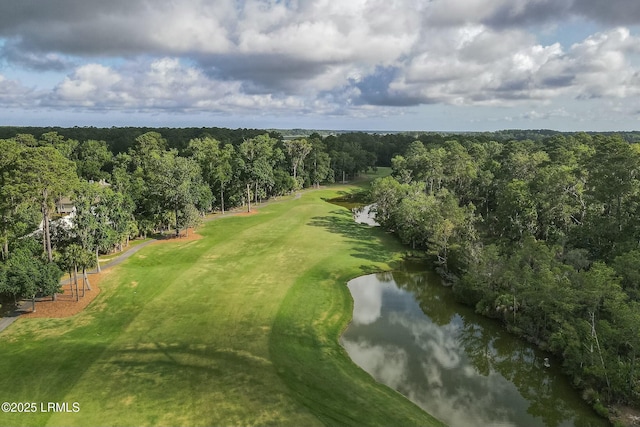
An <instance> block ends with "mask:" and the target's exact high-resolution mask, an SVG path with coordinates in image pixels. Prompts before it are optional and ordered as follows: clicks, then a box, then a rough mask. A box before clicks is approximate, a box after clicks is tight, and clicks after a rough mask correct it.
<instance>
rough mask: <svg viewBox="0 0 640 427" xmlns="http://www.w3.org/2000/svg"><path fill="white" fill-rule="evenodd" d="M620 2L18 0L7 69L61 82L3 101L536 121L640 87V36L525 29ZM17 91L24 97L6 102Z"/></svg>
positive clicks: (607, 17) (634, 10)
mask: <svg viewBox="0 0 640 427" xmlns="http://www.w3.org/2000/svg"><path fill="white" fill-rule="evenodd" d="M612 1H614V3H615V4H616V5H617V6H619V9H620V10H623V11H625V13H622V12H615V13H613V12H606V11H603V10H602V7H600V6H598V5H597V2H594V1H593V0H433V1H429V2H421V1H415V0H353V1H349V2H339V1H337V0H318V1H308V0H289V1H286V2H283V1H275V0H245V1H243V2H238V1H236V0H184V1H182V2H174V1H170V0H156V1H153V2H151V1H147V0H141V1H139V2H128V1H125V0H113V1H112V2H109V4H108V5H107V4H106V3H104V2H99V1H97V0H83V1H79V0H60V1H59V2H58V3H57V4H56V5H52V4H49V3H47V2H45V3H43V4H41V5H39V6H38V7H36V6H34V5H33V4H32V2H18V3H16V4H14V5H12V6H11V7H6V6H0V43H2V42H3V38H4V45H3V48H2V50H0V57H1V58H2V59H3V60H4V61H3V62H4V64H5V65H6V66H7V67H8V68H9V69H11V70H14V71H15V70H18V74H19V70H21V69H23V70H31V71H33V72H40V71H48V72H49V74H48V75H47V79H46V80H47V81H50V80H51V74H52V73H61V72H65V73H68V74H66V75H61V74H58V75H60V76H61V77H60V78H59V80H58V83H57V85H56V86H55V87H52V88H50V93H48V94H43V93H37V94H36V93H35V92H33V91H30V90H29V89H26V88H25V86H29V84H31V82H28V81H23V82H22V83H21V82H19V81H18V80H19V79H15V77H14V76H12V78H13V79H14V80H12V82H13V83H11V84H9V83H6V82H5V83H1V84H3V85H4V86H6V87H7V89H6V90H5V94H4V98H3V99H5V100H6V101H5V103H6V104H7V105H8V104H9V103H12V104H16V103H18V102H19V103H20V105H30V106H36V105H38V104H39V103H40V104H42V105H45V106H56V107H69V108H78V109H82V108H89V109H93V110H100V109H128V110H136V111H150V110H164V111H213V112H248V113H250V114H253V113H254V112H256V111H258V110H259V109H261V108H268V109H271V110H272V111H271V112H273V113H274V114H277V113H278V112H283V113H284V112H286V113H288V114H318V115H334V116H338V115H347V116H349V117H380V116H383V115H387V114H389V113H390V112H391V114H399V113H398V111H401V110H400V109H398V107H400V108H406V107H411V106H417V105H420V104H441V105H454V106H491V107H515V106H519V107H522V109H521V110H520V113H524V112H527V111H530V112H532V111H536V112H538V114H531V115H530V116H529V117H531V118H532V119H533V118H535V120H542V119H544V117H548V116H549V114H544V112H543V110H544V109H545V108H547V106H548V104H549V103H556V102H560V101H561V100H566V99H576V98H577V99H597V98H604V99H619V100H624V101H626V100H631V99H632V98H634V97H636V96H637V95H638V94H639V93H640V68H639V65H640V61H639V60H638V59H637V58H636V55H638V53H640V47H639V46H640V38H639V37H637V36H636V35H634V34H633V32H632V31H631V30H629V29H628V28H625V27H613V28H607V27H606V26H602V27H601V28H602V31H600V32H599V33H597V34H593V35H591V36H590V37H587V38H585V39H584V40H582V41H581V42H579V43H576V44H574V45H573V46H570V47H568V46H562V45H561V44H560V43H554V42H551V43H545V44H543V43H541V42H540V41H539V39H538V38H537V36H536V34H535V33H534V31H533V30H532V26H535V25H546V26H553V27H554V28H557V30H556V31H558V32H560V31H562V25H561V20H562V19H572V20H580V19H590V20H592V21H593V22H597V23H599V25H604V24H608V23H609V22H619V23H622V24H626V23H640V9H639V8H638V6H636V4H637V2H635V0H634V1H633V2H632V1H630V0H612ZM596 11H600V12H599V13H600V14H601V15H602V16H603V17H602V19H600V18H598V16H597V14H596ZM114 64H119V65H114ZM69 70H71V71H69ZM14 75H16V74H14ZM5 80H6V79H5ZM36 84H37V85H38V87H40V86H41V83H40V82H37V83H33V85H34V86H35V85H36ZM9 86H11V87H9ZM16 93H21V94H23V96H22V99H20V97H16V96H15V95H14V96H13V98H11V99H12V100H11V101H9V98H10V97H11V96H12V95H9V94H16ZM0 96H2V95H0ZM36 96H37V97H39V98H40V101H38V100H37V99H36ZM627 102H631V101H627ZM554 108H555V109H556V110H557V109H559V108H562V107H561V106H554ZM394 111H395V112H394ZM625 111H629V114H631V115H633V114H635V113H632V111H633V109H632V108H630V107H628V106H627V108H625ZM504 116H505V114H502V113H501V114H500V117H504ZM523 117H524V116H523Z"/></svg>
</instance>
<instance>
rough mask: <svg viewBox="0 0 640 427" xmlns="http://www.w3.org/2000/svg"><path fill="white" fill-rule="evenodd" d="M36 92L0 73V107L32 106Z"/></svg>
mask: <svg viewBox="0 0 640 427" xmlns="http://www.w3.org/2000/svg"><path fill="white" fill-rule="evenodd" d="M37 97H38V93H36V91H35V90H33V89H30V88H28V87H25V86H24V85H22V84H21V83H20V82H19V81H17V80H11V79H7V78H6V77H5V76H3V75H2V74H0V108H15V107H33V106H35V103H36V102H37Z"/></svg>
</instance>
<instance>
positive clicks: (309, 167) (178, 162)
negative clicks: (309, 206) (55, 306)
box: [0, 127, 640, 412]
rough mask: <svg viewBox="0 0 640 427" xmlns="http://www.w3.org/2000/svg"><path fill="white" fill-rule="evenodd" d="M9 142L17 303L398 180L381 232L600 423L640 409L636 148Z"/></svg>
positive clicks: (379, 199) (147, 138)
mask: <svg viewBox="0 0 640 427" xmlns="http://www.w3.org/2000/svg"><path fill="white" fill-rule="evenodd" d="M0 138H2V139H0V295H1V296H2V299H3V300H4V301H5V302H11V301H17V300H20V299H34V298H35V297H36V296H38V295H39V296H51V297H53V298H55V295H56V293H59V292H60V278H61V277H62V275H63V274H64V273H69V274H73V276H74V277H75V284H76V285H75V286H76V296H77V295H78V294H79V293H78V290H77V288H78V279H77V277H78V275H80V276H81V277H84V276H85V275H83V274H82V272H84V271H85V270H87V269H89V268H94V267H96V266H97V267H98V268H99V265H97V264H98V256H99V254H101V253H109V252H112V251H116V250H121V249H122V247H123V246H125V245H127V244H128V242H129V239H131V238H135V237H138V236H146V235H150V234H153V233H157V232H160V231H167V230H172V232H175V233H176V234H180V233H181V232H183V231H184V230H187V229H188V228H190V227H193V226H195V225H197V224H198V223H199V221H201V220H202V218H203V216H204V215H205V214H206V213H208V212H211V211H214V210H216V211H220V212H224V211H225V210H227V209H230V208H234V207H241V206H243V207H245V209H248V210H250V209H251V206H252V204H255V203H259V202H261V201H263V200H266V199H268V198H271V197H275V196H280V195H285V194H289V193H291V192H294V191H296V190H299V189H301V188H305V187H312V186H318V185H320V184H322V183H330V182H341V181H346V180H350V179H352V178H353V177H355V176H357V175H358V174H359V173H361V172H363V171H366V170H368V169H371V168H375V167H377V166H390V167H391V168H392V171H393V172H392V175H391V176H389V177H385V178H382V179H379V180H377V181H375V182H374V183H373V184H372V189H371V197H372V199H374V200H375V202H376V203H377V218H378V221H379V222H380V223H381V225H382V226H384V227H386V228H387V229H389V230H391V231H392V232H394V233H396V234H397V235H398V237H399V238H400V239H401V240H402V241H403V242H404V243H406V244H407V245H409V246H410V247H411V248H412V249H413V250H416V251H424V252H426V253H427V254H428V255H429V256H430V257H432V258H433V261H434V262H435V264H436V267H437V270H438V271H439V272H440V273H441V275H442V276H443V277H444V278H445V280H446V282H447V283H449V284H451V285H452V287H453V290H454V292H455V293H456V295H457V296H458V297H459V298H460V299H461V300H462V301H464V302H466V303H468V304H470V305H473V306H475V307H476V309H477V311H478V312H480V313H482V314H484V315H487V316H490V317H494V318H497V319H500V320H501V321H502V322H504V323H505V325H506V326H507V328H508V329H509V330H511V331H512V332H514V333H516V334H519V335H521V336H523V337H526V338H527V339H529V340H531V341H533V342H535V343H537V344H538V345H539V346H541V347H542V348H545V349H548V350H549V351H551V352H553V353H555V354H556V355H558V356H559V357H561V358H562V360H563V363H564V367H565V370H566V372H567V373H568V374H569V375H570V376H571V377H572V378H573V380H574V383H575V385H576V386H577V387H578V388H580V389H582V390H583V391H584V396H585V398H587V399H588V400H590V401H591V402H593V403H594V405H595V406H596V407H597V408H599V409H600V410H601V411H603V412H605V411H606V409H605V406H606V405H608V404H612V403H620V404H629V405H633V406H636V407H638V406H640V395H639V393H640V383H639V380H640V376H639V374H638V372H637V369H636V362H639V360H638V359H639V358H640V354H638V352H640V333H639V332H638V329H637V325H638V324H639V323H640V310H639V309H640V287H639V285H640V271H639V270H638V265H639V264H640V246H639V245H640V146H637V145H635V144H634V143H635V141H637V140H638V134H636V133H626V134H621V135H618V134H587V133H576V134H561V133H557V132H551V131H504V132H497V133H493V134H488V133H476V134H462V135H452V134H443V133H425V134H415V133H401V134H393V133H389V134H370V133H347V132H344V133H336V134H330V135H326V134H325V135H324V136H321V135H320V134H318V133H313V134H311V135H309V136H308V137H304V138H298V137H295V138H291V137H283V136H282V135H281V134H279V133H278V132H275V131H270V132H265V131H263V130H255V129H237V130H230V129H221V128H206V129H205V128H189V129H169V128H166V129H148V128H110V129H99V128H70V129H62V128H8V127H5V128H0ZM65 201H66V203H67V205H65ZM65 206H66V208H69V207H70V206H71V207H72V208H73V209H72V210H73V213H72V215H71V216H70V217H69V220H68V221H60V220H59V219H60V218H61V217H62V216H63V215H65V214H66V213H68V212H67V211H65ZM82 283H83V284H82V286H84V281H83V282H82ZM637 350H638V351H637Z"/></svg>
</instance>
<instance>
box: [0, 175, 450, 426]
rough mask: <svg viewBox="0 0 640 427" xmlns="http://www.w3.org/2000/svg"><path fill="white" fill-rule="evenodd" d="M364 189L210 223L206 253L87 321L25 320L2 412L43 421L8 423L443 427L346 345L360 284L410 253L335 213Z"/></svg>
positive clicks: (107, 291)
mask: <svg viewBox="0 0 640 427" xmlns="http://www.w3.org/2000/svg"><path fill="white" fill-rule="evenodd" d="M354 189H356V187H354V186H335V187H332V188H330V189H326V190H325V189H323V190H314V191H308V192H305V193H303V194H302V196H301V197H299V198H290V199H288V200H285V201H281V202H278V203H272V204H269V205H266V206H263V207H260V206H259V207H258V209H259V212H258V213H257V214H255V215H248V216H236V217H228V218H221V219H219V220H216V221H210V222H207V223H205V224H204V225H203V226H202V227H201V228H200V229H199V230H198V233H199V234H200V235H202V238H201V239H199V240H191V241H180V240H175V241H170V242H163V243H161V244H153V245H150V246H148V247H145V248H143V249H142V250H140V251H139V252H138V253H136V254H134V255H133V256H132V257H131V258H130V259H128V260H127V261H125V262H124V263H123V264H121V265H118V266H116V267H113V268H112V269H111V270H110V272H109V274H108V275H107V276H106V277H105V278H104V279H103V281H102V283H101V285H100V286H101V288H102V291H101V293H100V295H99V296H98V297H97V298H96V299H95V300H94V301H93V302H92V303H91V304H90V305H89V306H88V307H87V308H86V309H85V310H84V311H83V312H81V313H79V314H77V315H75V316H73V317H69V318H63V319H20V320H19V321H17V322H15V323H14V324H13V325H11V326H10V327H9V328H8V329H6V330H5V331H3V332H2V333H0V402H16V403H19V402H22V403H29V404H31V403H35V404H36V410H35V411H31V412H29V413H24V412H21V413H19V412H14V413H12V412H3V413H0V425H16V426H18V425H24V426H37V425H56V426H58V425H69V426H70V425H94V426H101V425H119V426H124V425H184V426H189V425H222V426H236V425H237V426H239V425H296V426H311V425H387V426H407V425H421V426H431V425H440V423H439V422H438V421H436V420H435V419H433V418H432V417H430V416H429V415H428V414H426V413H424V412H423V411H422V410H420V409H419V408H418V407H417V406H415V405H414V404H413V403H411V402H409V401H408V400H407V399H405V398H404V397H402V396H401V395H400V394H399V393H397V392H395V391H393V390H391V389H389V388H387V387H386V386H383V385H381V384H378V383H376V382H375V381H374V380H373V379H372V378H371V377H370V376H369V375H368V374H366V373H365V372H364V371H362V370H361V369H360V368H358V367H357V366H356V365H355V364H354V363H352V362H351V360H350V359H349V358H348V356H347V354H346V352H345V351H344V350H343V349H342V347H341V346H340V345H339V343H338V338H339V335H340V334H341V332H342V331H343V330H344V328H345V327H346V326H347V324H348V323H349V321H350V320H351V316H352V304H353V303H352V299H351V296H350V293H349V290H348V289H347V287H346V282H347V281H348V280H349V279H351V278H353V277H356V276H359V275H363V274H367V273H371V272H375V271H379V270H384V269H389V268H390V267H391V266H392V264H393V263H394V262H397V261H398V260H399V258H400V255H401V252H402V247H401V246H400V245H399V243H397V242H396V241H395V239H393V238H392V237H390V236H387V235H386V234H385V233H384V232H383V231H382V230H379V229H371V228H368V227H367V226H363V225H359V224H356V223H354V222H353V221H352V219H351V213H350V212H349V211H348V210H346V209H344V208H341V207H338V206H336V205H333V204H330V203H328V202H326V199H330V198H333V197H336V196H338V195H339V194H341V193H343V192H349V191H353V190H354ZM50 402H52V403H57V404H59V405H58V406H57V409H56V407H52V409H53V410H47V409H48V408H49V406H48V404H49V403H50ZM65 404H66V405H67V406H66V407H65ZM74 404H75V405H74ZM43 405H44V406H43ZM30 406H31V405H30ZM24 408H25V406H24V405H23V409H24ZM63 408H67V409H68V410H66V411H63V410H62V409H63ZM31 409H33V407H31Z"/></svg>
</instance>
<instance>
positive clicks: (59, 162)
mask: <svg viewBox="0 0 640 427" xmlns="http://www.w3.org/2000/svg"><path fill="white" fill-rule="evenodd" d="M20 154H21V156H20V160H19V166H18V169H19V176H20V178H19V179H20V182H21V184H22V185H23V188H24V189H25V194H29V195H31V197H32V198H33V199H34V200H36V201H37V202H38V204H39V205H40V208H41V212H42V222H43V247H44V250H45V252H46V254H47V258H48V260H49V262H52V261H53V252H52V248H51V236H50V227H49V223H50V215H51V207H52V205H53V202H54V201H55V200H56V198H58V197H63V196H68V195H70V194H71V192H72V191H73V190H74V188H75V187H76V186H77V184H78V176H77V175H76V171H75V164H74V163H73V162H71V161H70V160H68V159H66V158H65V157H64V156H62V154H60V152H58V151H57V150H56V149H55V148H52V147H36V148H31V149H27V150H23V151H22V152H21V153H20Z"/></svg>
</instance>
